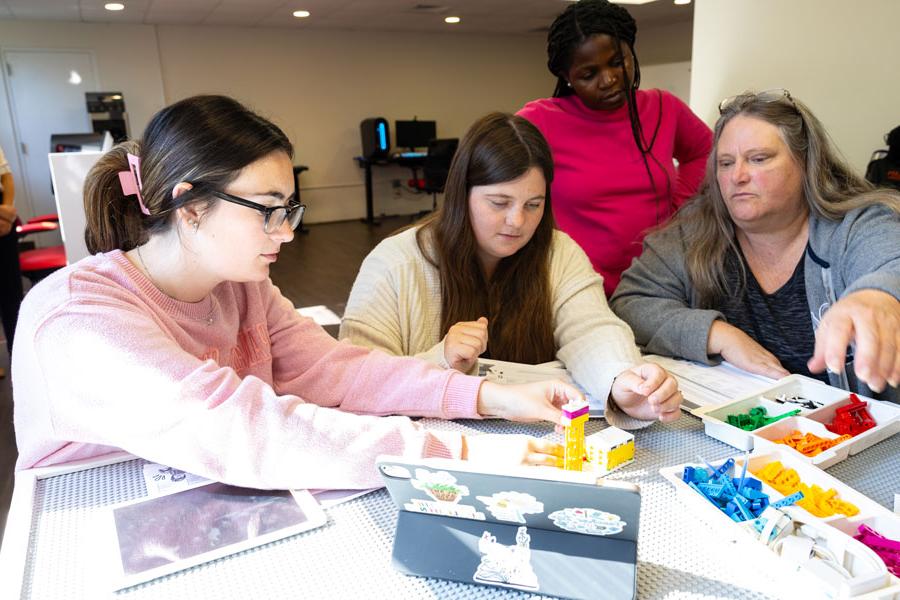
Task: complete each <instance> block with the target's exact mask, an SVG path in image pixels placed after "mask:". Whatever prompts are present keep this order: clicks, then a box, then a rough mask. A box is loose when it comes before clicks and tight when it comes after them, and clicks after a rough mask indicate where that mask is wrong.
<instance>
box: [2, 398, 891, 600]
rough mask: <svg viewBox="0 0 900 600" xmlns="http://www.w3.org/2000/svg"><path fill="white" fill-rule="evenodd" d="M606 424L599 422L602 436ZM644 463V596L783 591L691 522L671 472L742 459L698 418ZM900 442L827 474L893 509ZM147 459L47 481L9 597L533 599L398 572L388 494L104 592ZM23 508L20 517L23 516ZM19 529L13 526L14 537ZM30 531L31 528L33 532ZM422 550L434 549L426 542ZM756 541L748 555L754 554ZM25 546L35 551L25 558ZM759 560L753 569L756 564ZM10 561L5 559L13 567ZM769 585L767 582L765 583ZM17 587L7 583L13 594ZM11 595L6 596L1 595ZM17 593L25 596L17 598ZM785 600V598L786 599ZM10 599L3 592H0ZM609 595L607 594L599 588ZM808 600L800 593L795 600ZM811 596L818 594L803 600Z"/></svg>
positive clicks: (439, 425) (769, 565)
mask: <svg viewBox="0 0 900 600" xmlns="http://www.w3.org/2000/svg"><path fill="white" fill-rule="evenodd" d="M423 422H424V423H425V424H427V425H428V426H429V427H433V428H435V429H457V430H465V431H472V430H476V431H481V432H500V431H502V432H507V433H513V432H515V433H528V434H532V435H536V436H540V437H555V438H556V439H558V438H559V436H558V434H555V433H553V432H552V429H551V428H550V427H549V426H544V425H527V426H519V425H514V424H507V423H502V422H498V421H484V422H476V421H464V422H458V423H453V422H442V421H436V420H430V419H429V420H424V421H423ZM601 427H605V423H604V422H598V421H592V422H591V423H589V425H588V427H587V432H588V433H592V432H593V431H596V430H597V429H600V428H601ZM635 437H636V446H637V454H636V460H635V462H634V463H632V464H631V465H629V466H628V467H626V468H625V469H624V470H622V471H617V472H615V473H613V474H612V475H610V478H614V479H621V480H627V481H633V482H635V483H637V484H639V485H640V487H641V490H642V496H643V501H642V507H641V519H642V522H641V529H640V538H639V542H638V557H639V560H640V564H639V566H638V597H639V598H660V597H666V598H701V597H702V598H704V599H708V598H716V597H719V598H741V599H744V598H767V597H788V596H789V595H788V594H785V590H786V587H787V585H788V583H789V582H790V580H791V579H790V575H789V574H788V573H787V572H786V569H784V567H783V566H782V565H781V564H780V563H779V561H778V560H777V559H776V558H775V557H774V555H770V554H767V553H766V552H764V551H763V550H762V549H761V548H760V549H759V550H758V551H756V552H754V550H756V549H755V548H754V544H753V543H752V542H749V541H747V542H741V543H739V544H732V543H729V542H725V541H723V540H722V539H721V538H719V537H718V536H717V535H716V532H714V531H712V530H710V529H709V528H707V527H706V526H704V525H702V524H699V523H696V522H695V521H694V520H693V519H692V517H691V516H690V514H689V513H687V514H686V513H684V512H683V508H682V505H681V504H680V503H679V502H678V501H677V500H676V498H675V494H674V491H673V488H672V487H671V486H670V485H669V484H668V483H666V482H665V481H664V480H663V479H662V477H661V476H660V475H659V473H658V472H657V470H658V469H659V468H660V467H662V466H668V465H674V464H679V463H685V462H693V461H696V458H697V455H698V454H699V455H702V456H703V457H704V458H706V459H707V460H710V461H714V460H718V459H721V458H724V457H727V456H733V455H735V454H736V452H735V450H734V449H733V448H731V447H729V446H726V445H725V444H722V443H720V442H718V441H716V440H714V439H712V438H710V437H707V436H706V435H704V434H703V428H702V425H701V423H700V421H699V420H697V419H696V418H694V417H690V416H684V417H682V418H681V419H680V420H679V421H677V422H676V423H674V424H672V425H668V426H663V425H660V424H655V425H653V426H652V427H650V428H648V429H645V430H641V431H637V432H635ZM898 462H900V436H894V437H893V438H890V439H888V440H886V441H884V442H881V443H880V444H877V445H875V446H873V447H871V448H869V449H867V450H865V451H863V452H861V453H860V454H858V455H856V456H853V457H850V458H848V459H847V460H846V461H844V462H842V463H839V464H837V465H835V466H834V467H832V468H831V469H829V471H828V472H829V473H830V474H832V475H834V476H835V477H837V478H839V479H841V480H843V481H845V482H846V483H848V484H849V485H851V486H853V487H854V488H856V489H857V490H859V491H860V492H862V493H864V494H866V495H868V496H870V497H871V498H873V499H874V500H875V501H877V502H879V503H881V504H883V505H885V506H890V505H891V503H892V502H893V493H894V492H897V491H900V468H898V467H900V464H898ZM142 463H143V461H142V460H139V459H138V460H131V461H128V462H123V463H118V464H114V465H108V466H103V467H98V468H93V469H89V470H85V471H80V472H75V473H69V474H65V475H57V476H53V477H49V478H47V479H44V480H42V481H40V482H39V483H38V485H37V488H36V497H35V502H34V514H33V515H31V516H30V518H31V527H30V533H29V535H27V536H22V537H27V538H28V539H9V537H10V536H9V535H7V539H5V540H4V543H3V551H4V556H6V557H8V556H9V555H8V554H7V552H8V551H9V545H10V544H12V545H13V546H14V547H17V548H19V551H20V552H22V553H26V552H27V555H26V559H25V572H24V574H23V581H24V583H23V585H22V588H21V592H20V593H14V594H13V595H8V596H4V598H6V597H9V598H22V599H31V598H53V599H56V598H103V597H117V598H129V599H130V598H141V599H144V598H154V599H155V598H165V599H171V598H216V599H217V600H220V599H229V598H234V599H236V600H250V599H254V598H266V599H268V598H273V599H279V600H281V599H288V598H317V599H318V598H356V597H362V598H367V599H368V598H390V599H392V600H396V599H399V598H440V599H444V598H527V597H530V595H529V594H525V593H522V592H516V591H511V590H506V589H503V588H491V587H485V586H478V585H474V584H472V585H469V584H461V583H454V582H447V581H442V580H436V579H424V578H419V577H406V576H404V575H400V574H399V573H397V572H395V571H394V570H393V568H392V567H391V544H392V540H393V534H394V526H395V524H396V519H397V510H396V508H395V506H394V504H393V503H392V502H391V500H390V498H389V497H388V495H387V493H386V492H385V491H384V490H379V491H377V492H373V493H371V494H369V495H367V496H363V497H362V498H358V499H356V500H353V501H351V502H348V503H346V504H343V505H340V506H337V507H335V508H332V509H329V511H328V514H329V522H328V524H327V525H325V526H324V527H321V528H319V529H316V530H313V531H310V532H307V533H303V534H300V535H298V536H295V537H292V538H288V539H286V540H282V541H279V542H275V543H272V544H269V545H266V546H263V547H261V548H256V549H254V550H250V551H247V552H243V553H241V554H238V555H235V556H230V557H226V558H223V559H220V560H217V561H215V562H212V563H208V564H205V565H200V566H197V567H194V568H192V569H190V570H187V571H183V572H181V573H177V574H174V575H170V576H167V577H164V578H161V579H157V580H155V581H152V582H149V583H146V584H143V585H141V586H138V587H134V588H130V589H128V590H125V591H124V592H122V593H120V594H118V595H116V596H113V594H111V593H104V594H99V593H97V592H96V587H94V586H96V585H97V582H98V581H99V580H100V579H99V577H100V575H99V573H102V571H103V563H102V561H101V559H100V558H99V557H98V556H96V555H94V554H93V553H92V552H89V551H87V550H86V548H87V546H88V544H89V542H90V540H92V539H95V538H96V537H97V535H98V532H97V531H96V529H95V526H94V519H95V518H96V517H98V516H103V514H104V509H105V507H107V506H109V505H111V504H114V503H117V502H122V501H125V500H131V499H135V498H140V497H142V496H144V495H145V494H146V491H145V488H144V481H143V477H142V475H141V464H142ZM16 509H17V507H16V500H14V504H13V511H12V512H11V513H10V522H11V523H10V525H11V524H12V520H13V519H23V518H25V519H28V518H29V515H22V514H19V511H17V510H16ZM11 531H12V528H11V527H7V534H10V533H11ZM24 531H27V528H26V529H25V530H24ZM423 543H427V541H426V540H423ZM744 544H746V546H745V545H744ZM26 548H27V550H26ZM752 557H758V558H756V560H757V562H756V564H754V566H753V568H748V567H747V563H748V561H749V560H751V558H752ZM4 560H5V559H4ZM761 573H762V574H765V576H762V577H761V576H760V574H761ZM6 583H7V582H0V586H2V587H3V588H5V587H6V586H5V584H6ZM0 591H4V592H5V591H7V590H5V589H4V590H0ZM16 592H18V590H16ZM782 594H785V595H784V596H782ZM0 595H2V593H0ZM598 597H602V590H598ZM797 597H798V596H796V595H794V596H793V598H794V599H796V598H797ZM803 597H804V598H806V597H810V596H808V595H804V596H803Z"/></svg>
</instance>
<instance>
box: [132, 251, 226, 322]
mask: <svg viewBox="0 0 900 600" xmlns="http://www.w3.org/2000/svg"><path fill="white" fill-rule="evenodd" d="M137 255H138V260H140V261H141V266H142V267H144V273H146V274H147V279H149V280H150V283H152V284H153V286H154V287H155V288H156V289H158V290H159V291H160V292H162V293H163V294H166V291H165V290H163V289H162V286H160V285H159V284H158V283H156V280H155V279H154V278H153V275H152V274H151V273H150V268H149V267H148V266H147V263H146V262H144V256H143V255H142V254H141V247H140V246H137ZM166 296H169V294H166ZM169 297H170V298H171V297H172V296H169ZM215 310H216V305H215V304H214V302H213V299H212V298H210V301H209V314H207V315H206V316H205V317H199V318H198V317H193V316H190V315H185V316H187V317H188V318H189V319H191V320H193V321H201V322H205V323H206V324H207V325H212V324H213V313H215Z"/></svg>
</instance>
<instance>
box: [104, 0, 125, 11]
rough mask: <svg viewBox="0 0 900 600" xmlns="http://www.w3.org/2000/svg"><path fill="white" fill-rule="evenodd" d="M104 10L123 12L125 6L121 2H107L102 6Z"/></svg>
mask: <svg viewBox="0 0 900 600" xmlns="http://www.w3.org/2000/svg"><path fill="white" fill-rule="evenodd" d="M103 8H105V9H106V10H125V5H124V4H122V3H121V2H107V3H106V4H104V5H103Z"/></svg>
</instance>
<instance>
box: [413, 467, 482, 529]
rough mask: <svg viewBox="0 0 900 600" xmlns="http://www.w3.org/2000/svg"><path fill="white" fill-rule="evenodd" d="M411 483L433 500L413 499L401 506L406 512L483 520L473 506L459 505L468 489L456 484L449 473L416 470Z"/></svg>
mask: <svg viewBox="0 0 900 600" xmlns="http://www.w3.org/2000/svg"><path fill="white" fill-rule="evenodd" d="M411 483H412V486H413V487H414V488H416V489H417V490H421V491H423V492H425V493H426V494H428V495H429V496H430V497H431V498H433V499H434V500H433V501H432V500H420V499H418V498H413V499H411V500H410V501H409V502H407V503H406V504H404V505H403V508H405V509H406V510H409V511H412V512H420V513H425V514H429V515H443V516H445V517H463V518H467V519H478V520H479V521H484V520H485V518H484V513H481V512H478V510H476V508H475V507H474V506H470V505H466V504H459V501H460V499H461V498H462V497H463V496H468V495H469V488H468V487H466V486H464V485H461V484H459V483H457V482H456V477H454V476H453V475H451V474H450V473H448V472H446V471H437V472H431V471H428V470H426V469H416V477H415V478H414V479H412V480H411Z"/></svg>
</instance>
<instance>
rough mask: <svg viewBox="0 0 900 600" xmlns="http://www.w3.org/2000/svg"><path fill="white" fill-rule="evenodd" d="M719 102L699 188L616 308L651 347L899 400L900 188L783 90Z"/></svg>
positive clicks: (644, 257)
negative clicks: (843, 155) (836, 142)
mask: <svg viewBox="0 0 900 600" xmlns="http://www.w3.org/2000/svg"><path fill="white" fill-rule="evenodd" d="M719 112H720V114H721V116H720V118H719V120H718V122H717V123H716V127H715V131H714V141H713V152H712V154H711V155H710V158H709V161H708V162H707V168H706V177H705V180H704V183H703V186H702V188H701V191H700V193H699V195H698V196H697V197H696V198H694V199H693V200H691V201H690V202H689V203H688V204H686V205H685V206H684V207H683V208H682V209H681V210H680V211H679V212H678V214H677V215H676V217H675V218H674V219H673V220H672V221H671V222H670V223H669V224H668V225H667V226H666V227H664V228H663V229H661V230H659V231H657V232H655V233H653V234H652V235H650V236H648V237H647V238H646V240H645V243H644V249H643V253H642V254H641V255H640V257H638V258H637V259H635V260H634V262H633V263H632V265H631V267H630V268H629V269H628V270H627V271H626V272H625V273H624V274H623V277H622V283H621V284H620V285H619V287H618V289H617V290H616V293H615V295H614V296H613V298H612V301H611V304H612V308H613V310H614V311H615V312H616V313H617V314H618V315H619V316H620V317H622V319H624V320H625V321H626V322H627V323H628V324H629V325H631V327H632V328H633V330H634V333H635V338H636V340H637V342H638V343H639V344H641V345H642V346H644V348H645V350H646V351H648V352H653V353H656V354H664V355H667V356H676V357H682V358H687V359H690V360H695V361H700V362H703V363H708V364H712V363H715V362H717V361H718V360H719V359H724V360H727V361H729V362H731V363H732V364H734V365H736V366H738V367H741V368H743V369H745V370H747V371H750V372H753V373H758V374H761V375H766V376H769V377H781V376H784V375H787V374H788V373H789V372H790V373H800V374H804V375H808V376H812V377H817V378H819V379H821V380H823V381H826V382H828V383H830V384H831V385H835V386H838V387H842V388H844V389H847V390H851V391H858V392H860V393H863V394H868V395H872V394H873V393H874V394H875V395H880V396H881V397H883V398H886V399H890V400H893V401H895V402H897V401H898V398H900V396H898V391H897V384H898V382H900V195H898V194H896V193H894V192H890V191H887V190H884V189H878V190H876V189H875V188H874V187H873V186H872V185H871V184H869V183H868V182H866V181H865V180H864V179H862V178H861V177H859V176H858V175H857V174H855V173H854V172H853V171H852V170H851V169H850V168H849V167H848V166H847V165H846V164H844V162H843V161H842V160H841V159H840V158H839V156H838V155H837V153H836V152H835V150H834V149H833V148H832V146H831V143H830V142H829V139H828V136H827V134H826V132H825V129H824V128H823V126H822V124H821V123H820V122H819V120H818V119H816V117H815V116H814V115H813V114H812V113H811V112H810V111H809V109H808V108H807V107H806V106H805V105H804V104H803V103H801V102H799V101H798V100H796V99H794V98H792V97H791V95H790V93H789V92H788V91H787V90H769V91H765V92H760V93H757V94H754V93H744V94H741V95H739V96H735V97H733V98H728V99H726V100H723V101H722V103H721V104H720V106H719ZM826 368H827V373H826V372H825V371H826Z"/></svg>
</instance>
